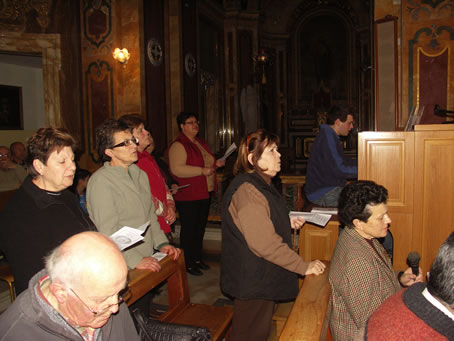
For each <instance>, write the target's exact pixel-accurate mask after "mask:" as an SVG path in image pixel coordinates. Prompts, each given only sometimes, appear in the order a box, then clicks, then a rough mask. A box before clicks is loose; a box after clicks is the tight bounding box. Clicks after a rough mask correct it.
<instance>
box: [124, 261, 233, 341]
mask: <svg viewBox="0 0 454 341" xmlns="http://www.w3.org/2000/svg"><path fill="white" fill-rule="evenodd" d="M159 263H160V264H161V271H160V272H152V271H149V270H138V269H133V270H130V271H129V274H128V282H129V287H130V290H131V293H132V296H131V298H130V299H129V300H128V302H127V303H128V305H131V304H132V303H134V302H135V301H137V300H138V299H139V298H141V297H142V296H143V295H145V294H146V293H147V292H149V291H150V290H151V289H153V288H155V287H157V286H158V285H159V284H161V283H162V282H164V281H167V285H168V297H169V308H168V310H167V311H166V312H164V313H163V314H162V315H160V316H159V320H160V321H165V322H172V323H179V324H186V325H194V326H201V327H207V328H208V329H209V330H210V332H211V337H212V340H222V339H223V338H224V337H225V336H226V335H227V336H228V332H229V331H230V326H231V323H232V317H233V310H232V308H231V307H216V306H211V305H206V304H194V303H191V302H190V297H189V287H188V279H187V277H186V270H185V264H184V255H183V254H181V255H180V257H179V258H178V260H177V261H174V260H172V258H171V257H165V258H164V259H163V260H161V261H160V262H159Z"/></svg>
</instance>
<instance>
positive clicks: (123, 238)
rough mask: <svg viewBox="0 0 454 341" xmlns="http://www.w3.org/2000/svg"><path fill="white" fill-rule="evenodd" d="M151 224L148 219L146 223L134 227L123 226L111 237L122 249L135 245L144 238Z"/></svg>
mask: <svg viewBox="0 0 454 341" xmlns="http://www.w3.org/2000/svg"><path fill="white" fill-rule="evenodd" d="M148 225H150V221H147V222H146V223H145V224H143V225H141V226H139V227H137V228H134V227H129V226H123V227H122V228H121V229H119V230H118V231H117V232H115V233H114V234H112V235H111V236H110V239H112V240H113V242H114V243H115V244H117V246H118V248H119V249H120V251H123V250H124V249H126V248H128V247H130V246H131V245H134V244H135V243H137V242H140V241H141V240H142V239H143V236H142V235H143V234H144V232H145V230H146V229H147V227H148Z"/></svg>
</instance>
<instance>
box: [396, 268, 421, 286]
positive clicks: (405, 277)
mask: <svg viewBox="0 0 454 341" xmlns="http://www.w3.org/2000/svg"><path fill="white" fill-rule="evenodd" d="M423 281H424V278H423V275H422V269H421V268H419V273H418V276H416V275H414V274H413V271H412V270H411V268H408V269H407V270H405V271H404V273H403V274H402V276H400V284H402V285H403V286H404V287H409V286H411V285H413V284H415V283H417V282H423Z"/></svg>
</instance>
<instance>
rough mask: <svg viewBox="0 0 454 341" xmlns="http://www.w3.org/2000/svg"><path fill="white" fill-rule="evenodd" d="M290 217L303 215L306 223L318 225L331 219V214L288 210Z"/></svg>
mask: <svg viewBox="0 0 454 341" xmlns="http://www.w3.org/2000/svg"><path fill="white" fill-rule="evenodd" d="M289 216H290V218H292V217H303V218H304V220H306V221H307V222H308V223H313V224H316V225H319V226H323V227H324V226H325V225H326V224H327V223H328V221H329V220H330V219H331V214H322V213H314V212H298V211H290V213H289Z"/></svg>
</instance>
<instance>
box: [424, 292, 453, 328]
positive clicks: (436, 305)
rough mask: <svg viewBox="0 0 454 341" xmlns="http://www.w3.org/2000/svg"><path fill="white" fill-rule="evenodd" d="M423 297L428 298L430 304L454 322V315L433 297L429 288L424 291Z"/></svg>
mask: <svg viewBox="0 0 454 341" xmlns="http://www.w3.org/2000/svg"><path fill="white" fill-rule="evenodd" d="M422 295H423V296H424V297H425V298H426V300H428V301H429V302H430V303H432V305H433V306H434V307H435V308H437V309H438V310H440V311H441V312H442V313H444V314H445V315H446V316H448V317H449V318H450V319H451V320H453V321H454V314H453V313H451V312H450V311H449V309H448V308H446V307H445V306H444V305H443V304H441V303H440V301H438V300H437V299H436V298H435V297H433V296H432V295H431V294H430V292H429V290H427V288H425V289H424V291H423V292H422Z"/></svg>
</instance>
